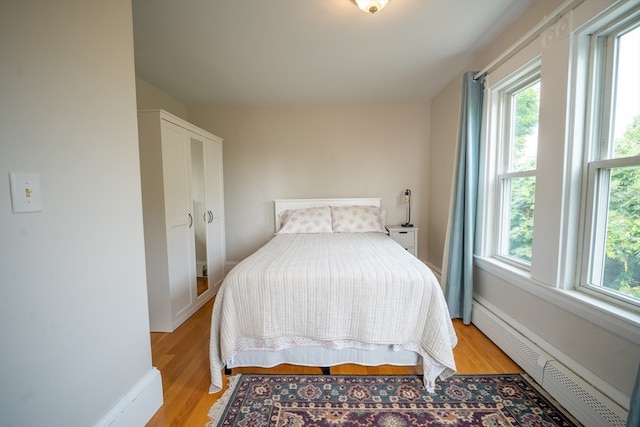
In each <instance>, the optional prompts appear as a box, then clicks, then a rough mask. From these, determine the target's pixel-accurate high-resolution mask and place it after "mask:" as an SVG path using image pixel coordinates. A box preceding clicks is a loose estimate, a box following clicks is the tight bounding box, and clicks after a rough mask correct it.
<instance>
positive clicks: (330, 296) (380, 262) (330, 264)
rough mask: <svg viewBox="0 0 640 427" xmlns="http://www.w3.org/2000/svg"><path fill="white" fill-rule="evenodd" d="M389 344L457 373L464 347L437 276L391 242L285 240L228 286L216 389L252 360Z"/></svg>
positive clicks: (338, 236) (428, 376)
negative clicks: (237, 361)
mask: <svg viewBox="0 0 640 427" xmlns="http://www.w3.org/2000/svg"><path fill="white" fill-rule="evenodd" d="M318 343H320V344H321V345H324V346H326V347H330V348H331V347H334V348H339V347H342V346H353V347H357V348H367V345H371V344H389V345H394V348H398V349H406V350H412V351H416V352H418V353H420V355H421V356H422V358H423V367H424V382H425V386H426V387H427V389H429V390H430V391H433V387H434V386H435V381H436V379H437V378H438V377H440V378H442V379H444V378H446V377H448V376H450V375H452V374H453V373H455V369H456V366H455V361H454V357H453V351H452V349H453V347H454V346H455V345H456V343H457V337H456V335H455V331H454V329H453V326H452V324H451V319H450V317H449V311H448V309H447V306H446V303H445V300H444V296H443V294H442V290H441V288H440V285H439V284H438V282H437V280H436V278H435V277H434V275H433V273H432V272H431V270H429V268H427V267H426V266H425V265H424V264H423V263H422V262H421V261H419V260H418V259H417V258H415V257H414V256H412V255H411V254H409V253H408V252H407V251H406V250H404V248H402V247H401V246H400V245H398V244H397V243H396V242H394V241H393V240H392V239H391V238H390V237H389V236H387V235H385V234H383V233H327V234H285V235H276V236H274V237H273V239H272V240H271V241H269V242H268V243H267V244H266V245H265V246H263V247H262V248H260V249H259V250H258V251H257V252H255V253H254V254H252V255H251V256H249V257H248V258H246V259H245V260H243V261H242V262H240V263H239V264H238V265H237V266H236V267H234V268H233V269H232V270H231V271H230V272H229V274H228V275H227V276H226V278H225V280H224V282H223V283H222V286H221V288H220V290H219V291H218V294H217V296H216V300H215V304H214V308H213V314H212V324H211V341H210V365H211V388H210V392H212V393H213V392H216V391H218V390H220V388H221V387H222V372H221V371H222V369H223V368H224V365H225V364H226V363H227V362H230V361H231V360H233V357H234V355H235V354H237V353H238V352H240V351H243V350H260V349H276V350H277V349H283V348H290V347H295V346H303V345H318Z"/></svg>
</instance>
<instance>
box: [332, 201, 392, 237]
mask: <svg viewBox="0 0 640 427" xmlns="http://www.w3.org/2000/svg"><path fill="white" fill-rule="evenodd" d="M331 214H332V217H333V232H334V233H372V232H373V233H386V232H387V229H386V228H384V216H385V214H384V209H381V208H379V207H377V206H331Z"/></svg>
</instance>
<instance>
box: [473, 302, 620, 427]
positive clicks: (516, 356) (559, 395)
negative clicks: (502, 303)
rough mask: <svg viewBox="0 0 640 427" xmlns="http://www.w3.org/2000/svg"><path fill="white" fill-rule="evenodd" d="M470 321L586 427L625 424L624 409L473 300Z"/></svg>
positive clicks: (614, 426) (613, 426)
mask: <svg viewBox="0 0 640 427" xmlns="http://www.w3.org/2000/svg"><path fill="white" fill-rule="evenodd" d="M471 321H472V323H473V324H474V325H475V326H476V327H477V328H478V329H480V331H482V333H484V334H485V335H486V336H487V337H489V339H491V341H493V342H494V343H495V344H496V345H497V346H498V347H500V349H501V350H502V351H504V352H505V353H506V354H507V355H508V356H509V357H510V358H511V359H513V361H514V362H516V363H517V364H518V365H520V367H522V369H524V371H525V372H527V374H529V375H530V376H531V377H532V378H533V379H534V380H535V381H536V382H537V383H538V384H540V385H542V387H543V388H544V389H545V390H546V391H547V393H549V394H550V395H551V396H552V397H553V398H554V399H556V400H557V401H558V402H559V403H560V404H561V405H562V406H563V407H564V408H565V409H566V410H567V411H569V412H570V413H571V415H573V416H574V417H575V418H576V419H577V420H578V421H580V422H581V423H582V424H584V425H585V426H587V427H591V426H593V427H605V426H612V427H625V424H626V419H627V415H628V412H627V411H626V410H625V409H624V408H622V407H621V406H620V405H618V404H617V403H616V402H615V401H613V400H612V399H611V398H609V397H607V396H606V395H604V394H603V393H601V392H600V391H599V390H597V389H596V388H595V387H593V386H592V385H591V384H589V383H588V382H587V381H585V380H584V379H582V378H581V377H579V376H578V375H577V374H575V373H574V372H573V371H572V370H571V369H569V368H568V367H567V366H566V365H564V364H562V363H560V362H559V361H558V360H556V359H555V358H554V357H552V356H551V355H550V354H548V353H546V352H545V351H543V350H542V349H541V348H540V347H538V346H537V345H536V344H534V343H533V342H531V341H530V340H528V339H527V338H526V337H525V336H524V335H522V334H521V333H520V332H518V331H517V330H515V329H514V328H512V327H511V326H509V324H507V323H506V322H505V321H503V320H502V319H501V318H500V317H498V316H497V315H495V314H494V313H493V312H492V311H491V310H489V309H488V308H486V307H485V306H483V305H482V304H480V303H478V302H477V301H474V303H473V315H472V318H471Z"/></svg>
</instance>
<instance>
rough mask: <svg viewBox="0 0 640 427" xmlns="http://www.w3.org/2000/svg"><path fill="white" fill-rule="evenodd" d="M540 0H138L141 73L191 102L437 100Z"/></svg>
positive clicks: (135, 14) (136, 25)
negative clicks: (370, 9) (382, 0)
mask: <svg viewBox="0 0 640 427" xmlns="http://www.w3.org/2000/svg"><path fill="white" fill-rule="evenodd" d="M531 2H532V0H390V2H389V4H388V5H387V7H386V8H385V9H384V10H382V11H380V12H378V13H377V14H375V15H369V14H366V13H364V12H362V11H360V10H359V9H358V8H357V7H356V6H355V4H354V3H353V2H352V1H351V0H133V20H134V24H133V27H134V44H135V64H136V74H137V76H138V77H140V78H141V79H143V80H144V81H146V82H147V83H150V84H151V85H153V86H155V87H157V88H159V89H161V90H162V91H164V92H166V93H168V94H169V95H171V96H172V97H174V98H176V99H178V100H179V101H181V102H183V103H185V104H187V105H207V106H249V105H254V106H255V105H291V104H298V105H299V104H330V103H359V102H390V101H407V100H419V99H430V98H431V97H433V96H434V95H435V94H436V93H437V92H438V91H439V90H440V89H441V88H442V87H443V86H444V85H445V84H446V83H448V82H449V81H450V80H451V78H452V76H455V75H456V74H457V73H459V72H460V71H462V70H463V69H464V67H465V66H466V65H467V64H468V63H469V62H470V61H471V60H472V59H473V58H474V57H475V56H476V55H477V54H478V53H479V52H480V51H481V50H482V49H483V48H484V47H485V46H486V45H487V44H489V42H491V41H492V40H493V39H494V38H495V37H496V36H497V35H498V34H500V32H501V31H503V30H504V29H505V28H506V27H507V26H508V25H509V24H510V23H511V22H512V21H513V20H514V19H515V18H516V17H517V16H519V15H520V14H521V13H522V12H523V10H524V9H526V8H527V7H528V6H529V5H530V4H531Z"/></svg>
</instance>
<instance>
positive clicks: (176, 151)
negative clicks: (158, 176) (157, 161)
mask: <svg viewBox="0 0 640 427" xmlns="http://www.w3.org/2000/svg"><path fill="white" fill-rule="evenodd" d="M190 161H191V159H190V145H189V137H188V135H186V134H185V132H184V129H182V128H180V127H178V126H176V125H174V124H173V123H169V122H167V121H163V122H162V166H163V172H164V176H163V180H164V182H163V186H164V202H165V203H164V208H165V214H166V233H167V263H168V270H169V284H170V285H169V286H170V290H169V292H170V295H171V313H172V317H173V320H174V322H175V321H176V320H177V319H179V318H180V317H181V316H183V315H184V313H183V312H184V311H185V310H188V309H189V308H190V307H191V305H192V304H193V301H194V298H195V295H194V287H195V282H196V278H195V261H194V259H195V254H194V243H193V240H194V238H193V225H194V217H193V214H192V212H191V195H190V179H189V178H190V177H189V173H190V168H189V165H190Z"/></svg>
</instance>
